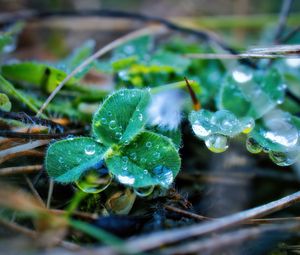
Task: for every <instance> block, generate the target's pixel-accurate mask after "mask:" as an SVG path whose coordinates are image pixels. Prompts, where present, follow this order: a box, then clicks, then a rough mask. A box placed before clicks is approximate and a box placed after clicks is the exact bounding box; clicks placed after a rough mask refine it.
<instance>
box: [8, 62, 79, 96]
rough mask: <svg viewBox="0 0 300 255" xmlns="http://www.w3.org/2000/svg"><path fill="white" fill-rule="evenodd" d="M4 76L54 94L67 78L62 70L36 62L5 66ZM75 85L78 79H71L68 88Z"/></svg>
mask: <svg viewBox="0 0 300 255" xmlns="http://www.w3.org/2000/svg"><path fill="white" fill-rule="evenodd" d="M2 75H3V76H4V77H5V78H6V79H9V80H12V81H16V82H20V83H28V84H31V85H35V86H39V87H41V88H42V89H44V90H45V91H46V92H48V93H50V92H52V91H53V90H54V89H55V88H56V87H57V85H58V84H59V83H60V82H61V81H63V80H64V79H65V78H66V77H67V74H66V73H65V72H64V71H62V70H59V69H57V68H55V67H52V66H50V65H46V64H40V63H34V62H23V63H16V64H9V65H4V66H2ZM75 83H76V79H75V78H71V80H70V81H68V82H67V83H66V86H68V85H72V84H75Z"/></svg>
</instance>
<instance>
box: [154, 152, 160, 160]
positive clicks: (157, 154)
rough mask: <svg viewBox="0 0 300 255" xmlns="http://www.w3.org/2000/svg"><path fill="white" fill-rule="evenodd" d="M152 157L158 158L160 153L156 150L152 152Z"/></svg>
mask: <svg viewBox="0 0 300 255" xmlns="http://www.w3.org/2000/svg"><path fill="white" fill-rule="evenodd" d="M153 157H154V158H156V159H159V158H160V153H159V152H157V151H156V152H154V153H153Z"/></svg>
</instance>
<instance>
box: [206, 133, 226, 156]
mask: <svg viewBox="0 0 300 255" xmlns="http://www.w3.org/2000/svg"><path fill="white" fill-rule="evenodd" d="M205 145H206V147H207V148H208V149H209V150H210V151H212V152H215V153H221V152H224V151H226V150H227V149H228V138H227V136H224V135H219V134H214V135H210V136H209V137H207V139H205Z"/></svg>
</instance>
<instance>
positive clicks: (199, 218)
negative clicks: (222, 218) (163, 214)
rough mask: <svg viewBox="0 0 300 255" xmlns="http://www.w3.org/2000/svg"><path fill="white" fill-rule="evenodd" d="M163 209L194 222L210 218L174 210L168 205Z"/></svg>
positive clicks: (177, 209)
mask: <svg viewBox="0 0 300 255" xmlns="http://www.w3.org/2000/svg"><path fill="white" fill-rule="evenodd" d="M164 207H165V208H166V209H167V210H168V211H171V212H175V213H178V214H180V215H182V216H184V217H186V218H190V219H195V220H199V221H203V220H209V219H210V218H208V217H205V216H202V215H199V214H196V213H192V212H189V211H186V210H183V209H179V208H176V207H174V206H170V205H164Z"/></svg>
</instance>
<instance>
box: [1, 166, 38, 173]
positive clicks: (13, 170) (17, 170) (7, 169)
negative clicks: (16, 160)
mask: <svg viewBox="0 0 300 255" xmlns="http://www.w3.org/2000/svg"><path fill="white" fill-rule="evenodd" d="M42 169H43V165H30V166H14V167H5V168H0V176H9V175H15V174H31V173H35V172H39V171H41V170H42Z"/></svg>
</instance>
